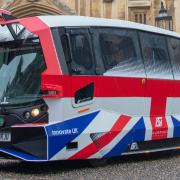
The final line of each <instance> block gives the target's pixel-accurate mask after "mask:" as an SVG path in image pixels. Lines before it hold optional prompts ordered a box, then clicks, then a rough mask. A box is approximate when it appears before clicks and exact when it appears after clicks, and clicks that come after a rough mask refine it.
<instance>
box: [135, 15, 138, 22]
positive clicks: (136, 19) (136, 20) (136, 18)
mask: <svg viewBox="0 0 180 180" xmlns="http://www.w3.org/2000/svg"><path fill="white" fill-rule="evenodd" d="M135 22H138V15H137V14H136V15H135Z"/></svg>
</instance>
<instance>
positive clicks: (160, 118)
mask: <svg viewBox="0 0 180 180" xmlns="http://www.w3.org/2000/svg"><path fill="white" fill-rule="evenodd" d="M162 121H163V118H162V117H157V118H156V127H162Z"/></svg>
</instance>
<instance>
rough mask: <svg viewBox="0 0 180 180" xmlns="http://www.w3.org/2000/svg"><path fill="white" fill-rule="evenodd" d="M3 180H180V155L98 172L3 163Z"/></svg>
mask: <svg viewBox="0 0 180 180" xmlns="http://www.w3.org/2000/svg"><path fill="white" fill-rule="evenodd" d="M0 179H7V180H10V179H28V180H30V179H33V180H34V179H63V180H74V179H75V180H91V179H98V180H99V179H103V180H104V179H110V180H113V179H118V180H121V179H122V180H136V179H137V180H141V179H143V180H144V179H145V180H146V179H147V180H151V179H153V180H161V179H163V180H164V179H165V180H166V179H167V180H168V179H169V180H174V179H180V152H174V153H173V154H170V153H166V154H163V153H158V154H153V155H143V156H142V155H140V156H139V155H138V156H137V155H136V156H127V157H121V158H116V159H111V160H110V161H109V162H108V164H107V165H106V166H104V167H98V168H93V167H90V166H89V164H88V163H87V162H84V161H83V162H82V161H73V162H55V163H45V164H43V163H40V164H29V163H24V162H20V161H12V160H8V161H7V160H6V161H5V160H0Z"/></svg>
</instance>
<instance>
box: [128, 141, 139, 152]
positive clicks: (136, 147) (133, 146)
mask: <svg viewBox="0 0 180 180" xmlns="http://www.w3.org/2000/svg"><path fill="white" fill-rule="evenodd" d="M138 149H139V146H138V143H136V142H135V143H132V144H131V147H130V150H131V151H135V150H138Z"/></svg>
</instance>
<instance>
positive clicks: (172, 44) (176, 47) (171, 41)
mask: <svg viewBox="0 0 180 180" xmlns="http://www.w3.org/2000/svg"><path fill="white" fill-rule="evenodd" d="M168 47H169V54H170V58H171V61H172V67H173V72H174V76H175V79H180V39H176V38H171V37H169V38H168Z"/></svg>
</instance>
